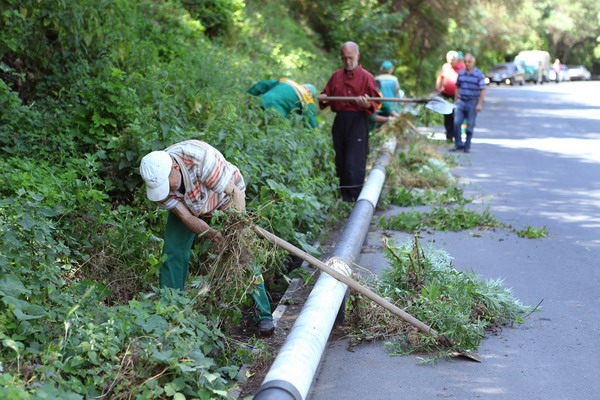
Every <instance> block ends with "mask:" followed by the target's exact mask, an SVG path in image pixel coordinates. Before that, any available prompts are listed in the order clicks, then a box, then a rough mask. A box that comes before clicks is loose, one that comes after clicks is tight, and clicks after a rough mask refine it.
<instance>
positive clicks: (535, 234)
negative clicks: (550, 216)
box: [515, 226, 548, 239]
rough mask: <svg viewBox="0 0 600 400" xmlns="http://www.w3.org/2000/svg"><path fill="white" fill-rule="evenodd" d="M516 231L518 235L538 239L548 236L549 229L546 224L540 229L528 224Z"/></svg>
mask: <svg viewBox="0 0 600 400" xmlns="http://www.w3.org/2000/svg"><path fill="white" fill-rule="evenodd" d="M515 232H516V233H517V235H518V236H519V237H520V238H527V239H538V238H545V237H547V236H548V231H547V230H546V227H545V226H542V227H541V228H539V229H537V228H534V227H532V226H527V227H525V228H523V229H521V230H517V231H515Z"/></svg>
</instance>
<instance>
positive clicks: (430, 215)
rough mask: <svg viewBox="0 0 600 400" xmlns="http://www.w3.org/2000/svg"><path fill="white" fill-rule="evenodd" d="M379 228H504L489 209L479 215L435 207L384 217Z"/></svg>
mask: <svg viewBox="0 0 600 400" xmlns="http://www.w3.org/2000/svg"><path fill="white" fill-rule="evenodd" d="M379 226H380V227H382V228H384V229H393V230H397V231H405V232H414V231H418V230H422V229H425V228H433V229H435V230H439V231H460V230H464V229H471V228H475V227H477V228H494V227H497V226H502V224H501V223H500V222H499V221H498V220H497V219H496V217H495V216H494V214H492V213H491V212H490V210H489V209H486V210H484V212H483V213H481V214H480V213H477V212H475V211H473V210H469V209H467V208H464V207H462V206H460V207H451V208H446V207H434V208H433V210H431V211H429V212H420V211H416V210H411V211H410V212H402V213H399V214H396V215H394V216H393V217H390V218H385V217H382V218H381V219H380V221H379Z"/></svg>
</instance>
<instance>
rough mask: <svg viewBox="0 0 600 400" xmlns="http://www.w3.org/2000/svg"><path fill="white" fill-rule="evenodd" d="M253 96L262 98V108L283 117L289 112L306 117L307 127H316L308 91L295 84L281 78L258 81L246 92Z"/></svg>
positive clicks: (313, 107) (311, 98)
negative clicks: (273, 110) (271, 110)
mask: <svg viewBox="0 0 600 400" xmlns="http://www.w3.org/2000/svg"><path fill="white" fill-rule="evenodd" d="M247 93H250V94H251V95H253V96H262V103H263V107H264V108H274V109H276V110H277V111H278V112H279V114H281V115H282V116H283V117H287V116H288V115H289V114H290V113H291V112H295V113H297V114H301V115H305V116H306V117H308V121H307V123H308V125H310V126H311V127H312V128H316V127H317V119H316V115H317V113H316V110H315V100H314V97H313V95H312V93H310V91H309V90H308V89H306V88H305V87H304V86H302V85H299V84H297V83H296V82H294V81H292V80H290V79H286V78H281V79H272V80H265V81H260V82H257V83H256V84H254V85H253V86H252V87H251V88H250V89H248V90H247Z"/></svg>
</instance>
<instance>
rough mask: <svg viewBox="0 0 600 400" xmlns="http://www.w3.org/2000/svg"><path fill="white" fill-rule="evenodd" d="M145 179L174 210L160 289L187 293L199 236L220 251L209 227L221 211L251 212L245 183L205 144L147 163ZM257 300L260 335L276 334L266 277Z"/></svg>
mask: <svg viewBox="0 0 600 400" xmlns="http://www.w3.org/2000/svg"><path fill="white" fill-rule="evenodd" d="M140 175H141V176H142V178H143V179H144V182H145V183H146V195H147V197H148V199H149V200H151V201H153V202H156V203H157V205H158V207H159V208H162V209H164V210H169V211H170V212H169V217H168V219H167V226H166V228H165V236H164V245H163V257H164V259H165V261H164V262H163V265H162V267H161V269H160V277H159V283H160V287H161V288H173V289H179V290H183V289H184V287H185V280H186V277H187V272H188V264H189V259H190V250H191V248H192V244H193V242H194V239H195V238H196V236H200V237H201V238H203V239H204V240H206V239H208V240H210V241H211V242H213V244H215V245H217V246H220V245H221V243H222V241H223V237H222V235H221V233H220V232H219V231H217V230H216V229H213V228H211V227H210V225H209V224H208V223H209V222H210V217H211V216H212V214H213V213H214V212H215V211H216V210H225V209H227V208H229V207H230V206H233V208H235V209H236V210H239V211H244V210H245V208H246V200H245V190H246V184H245V183H244V178H243V177H242V175H241V174H240V171H239V169H238V168H237V167H236V166H235V165H233V164H231V163H229V162H227V160H225V158H224V157H223V155H222V154H221V153H220V152H219V151H218V150H216V149H215V148H213V147H211V146H210V145H208V144H207V143H205V142H201V141H199V140H187V141H184V142H180V143H176V144H174V145H172V146H169V147H167V148H166V149H165V150H162V151H153V152H151V153H149V154H147V155H145V156H144V157H143V158H142V161H141V163H140ZM252 283H253V285H254V289H255V290H254V292H253V293H252V298H253V299H254V301H255V303H256V308H257V310H258V316H257V319H258V325H257V327H258V333H259V334H261V335H270V334H272V333H273V331H274V329H275V325H274V324H273V316H272V314H271V305H270V303H269V298H268V296H267V293H266V291H265V285H264V280H263V277H262V274H261V273H260V272H257V273H256V274H255V275H254V277H253V282H252Z"/></svg>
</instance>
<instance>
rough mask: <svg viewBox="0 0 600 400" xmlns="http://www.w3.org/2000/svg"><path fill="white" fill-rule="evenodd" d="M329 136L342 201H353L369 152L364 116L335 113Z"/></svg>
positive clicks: (366, 118) (367, 129) (363, 114)
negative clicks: (330, 136) (331, 137)
mask: <svg viewBox="0 0 600 400" xmlns="http://www.w3.org/2000/svg"><path fill="white" fill-rule="evenodd" d="M332 133H333V149H334V150H335V168H336V172H337V176H338V178H339V179H340V188H341V192H342V200H344V201H356V199H357V198H358V195H359V194H360V191H361V189H362V185H363V183H364V181H365V173H366V167H367V155H368V153H369V120H368V116H367V115H366V114H365V113H364V112H361V111H338V112H337V113H336V116H335V120H334V121H333V129H332Z"/></svg>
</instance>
